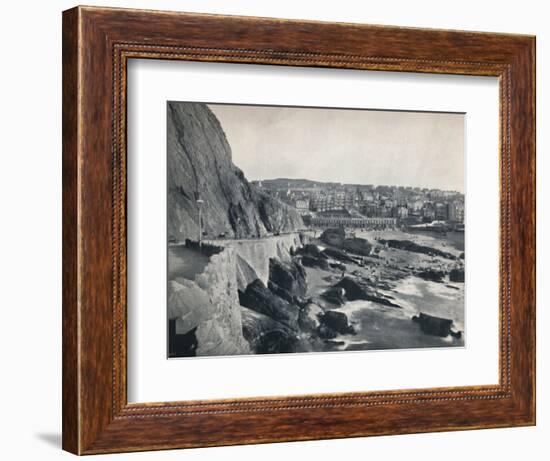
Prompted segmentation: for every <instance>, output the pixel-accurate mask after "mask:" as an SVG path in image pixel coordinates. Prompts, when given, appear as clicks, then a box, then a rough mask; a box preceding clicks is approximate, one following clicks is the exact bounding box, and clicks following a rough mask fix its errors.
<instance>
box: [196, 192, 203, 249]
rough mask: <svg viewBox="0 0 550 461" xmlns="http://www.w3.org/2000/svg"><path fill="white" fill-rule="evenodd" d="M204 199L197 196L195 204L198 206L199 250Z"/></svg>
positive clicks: (200, 247) (200, 246)
mask: <svg viewBox="0 0 550 461" xmlns="http://www.w3.org/2000/svg"><path fill="white" fill-rule="evenodd" d="M203 203H204V200H202V199H200V198H197V206H198V207H199V250H200V251H202V217H201V212H202V204H203Z"/></svg>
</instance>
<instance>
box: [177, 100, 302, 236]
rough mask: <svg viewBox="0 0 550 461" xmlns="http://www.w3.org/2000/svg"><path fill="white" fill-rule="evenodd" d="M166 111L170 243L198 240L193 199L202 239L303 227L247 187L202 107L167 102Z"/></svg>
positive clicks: (282, 208)
mask: <svg viewBox="0 0 550 461" xmlns="http://www.w3.org/2000/svg"><path fill="white" fill-rule="evenodd" d="M167 111H168V117H167V143H168V145H167V151H168V158H167V161H168V171H169V172H170V174H169V175H168V185H167V186H168V187H167V189H168V207H167V208H168V238H169V239H170V240H172V241H183V240H185V238H191V239H197V238H198V234H199V226H198V204H197V199H198V198H200V199H201V200H203V204H202V220H203V228H202V230H203V231H204V232H205V233H206V234H207V236H218V235H220V234H226V235H227V237H252V236H254V237H256V236H258V235H266V233H267V232H275V231H277V232H290V231H295V230H297V229H300V228H302V227H303V221H302V218H301V216H300V215H299V213H298V212H297V211H296V210H295V209H293V208H292V207H289V206H287V205H285V204H283V203H282V202H280V201H279V200H277V199H275V198H273V197H271V196H270V195H268V194H266V193H264V192H263V191H261V190H260V189H258V188H256V187H255V186H253V185H251V184H250V183H249V182H248V181H247V180H246V178H245V176H244V174H243V172H242V171H241V170H240V169H239V168H237V167H236V166H235V165H234V164H233V162H232V160H231V148H230V146H229V143H228V142H227V139H226V137H225V133H224V131H223V128H222V126H221V125H220V122H219V121H218V119H217V118H216V116H215V115H214V113H213V112H212V111H211V110H210V109H209V108H208V106H207V105H206V104H203V103H193V102H169V103H168V107H167ZM197 193H198V194H200V196H197Z"/></svg>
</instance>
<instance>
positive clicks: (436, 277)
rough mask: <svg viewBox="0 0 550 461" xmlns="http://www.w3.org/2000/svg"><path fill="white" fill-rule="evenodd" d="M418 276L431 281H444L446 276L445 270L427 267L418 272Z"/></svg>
mask: <svg viewBox="0 0 550 461" xmlns="http://www.w3.org/2000/svg"><path fill="white" fill-rule="evenodd" d="M416 276H417V277H420V278H422V279H424V280H428V281H430V282H438V283H441V282H443V279H444V278H445V272H443V271H437V270H433V269H426V270H423V271H421V272H417V273H416Z"/></svg>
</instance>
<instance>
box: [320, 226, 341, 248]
mask: <svg viewBox="0 0 550 461" xmlns="http://www.w3.org/2000/svg"><path fill="white" fill-rule="evenodd" d="M345 238H346V231H345V230H344V228H343V227H338V228H334V229H326V230H325V231H323V233H322V234H321V237H320V239H321V241H322V242H324V243H326V244H327V245H332V246H337V247H339V246H341V245H342V243H344V240H345Z"/></svg>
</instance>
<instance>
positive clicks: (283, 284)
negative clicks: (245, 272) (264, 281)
mask: <svg viewBox="0 0 550 461" xmlns="http://www.w3.org/2000/svg"><path fill="white" fill-rule="evenodd" d="M269 282H270V283H271V284H275V285H277V286H278V287H280V288H281V289H283V290H285V291H286V292H288V294H289V295H290V296H291V297H303V296H305V294H306V292H307V280H306V271H305V270H304V266H302V265H301V264H300V263H299V262H297V261H296V260H293V261H291V262H288V263H287V262H281V261H279V260H278V259H275V258H271V259H270V260H269Z"/></svg>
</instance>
